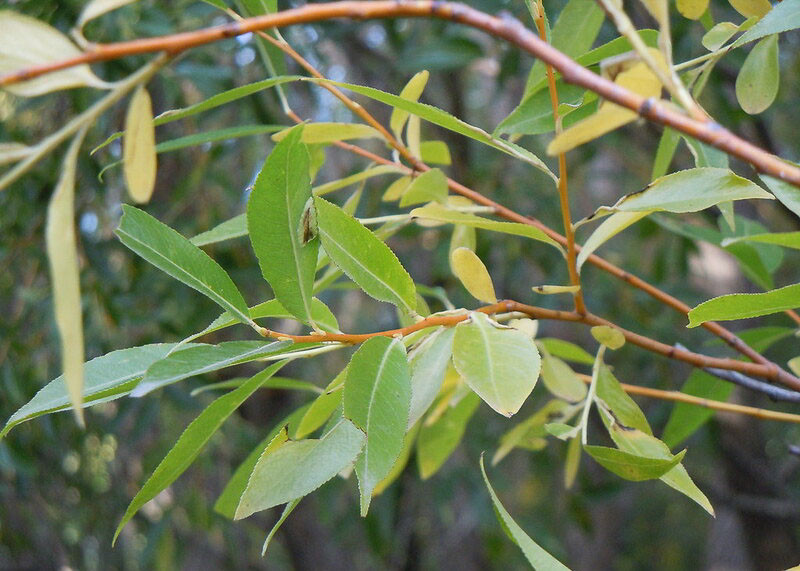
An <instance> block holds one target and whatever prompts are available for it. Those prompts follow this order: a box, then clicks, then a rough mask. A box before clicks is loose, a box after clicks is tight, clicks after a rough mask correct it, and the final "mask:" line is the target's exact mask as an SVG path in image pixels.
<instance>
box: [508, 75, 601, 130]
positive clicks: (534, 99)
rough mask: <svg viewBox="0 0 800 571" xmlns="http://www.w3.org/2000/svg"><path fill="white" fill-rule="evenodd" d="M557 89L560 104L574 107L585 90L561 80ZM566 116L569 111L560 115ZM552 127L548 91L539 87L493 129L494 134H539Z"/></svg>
mask: <svg viewBox="0 0 800 571" xmlns="http://www.w3.org/2000/svg"><path fill="white" fill-rule="evenodd" d="M536 65H539V62H538V61H537V62H536V64H534V66H536ZM542 67H544V66H542ZM557 89H558V100H559V103H560V104H561V105H565V104H566V105H569V106H570V107H572V108H575V107H578V106H579V105H581V103H583V102H584V94H585V92H586V90H585V89H584V88H582V87H579V86H576V85H570V84H569V83H566V82H563V81H561V82H558V84H557ZM568 116H569V113H567V114H565V115H564V116H562V119H564V118H565V117H568ZM554 129H555V120H554V119H553V104H552V101H551V100H550V92H549V90H546V89H540V90H538V91H537V92H535V93H532V94H531V95H530V96H527V97H525V98H523V100H522V102H521V103H520V104H519V105H518V106H517V108H516V109H514V111H512V112H511V113H510V114H509V115H508V117H506V118H505V119H503V120H502V121H501V122H500V124H499V125H498V126H497V128H496V129H495V131H494V135H495V136H498V135H504V134H520V135H540V134H542V133H549V132H551V131H553V130H554Z"/></svg>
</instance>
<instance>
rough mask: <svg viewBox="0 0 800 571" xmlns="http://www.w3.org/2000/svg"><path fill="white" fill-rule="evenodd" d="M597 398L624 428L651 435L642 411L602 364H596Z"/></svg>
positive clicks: (609, 370) (651, 432)
mask: <svg viewBox="0 0 800 571" xmlns="http://www.w3.org/2000/svg"><path fill="white" fill-rule="evenodd" d="M597 397H598V398H599V399H601V400H602V401H603V403H604V404H605V405H606V406H608V408H609V409H610V410H611V412H613V413H614V417H615V418H616V419H617V420H618V421H619V422H620V423H621V424H622V425H623V426H625V427H628V428H636V429H637V430H641V431H642V432H644V433H645V434H648V435H650V436H652V435H653V431H652V430H651V429H650V423H648V422H647V417H645V415H644V413H643V412H642V409H640V408H639V405H637V404H636V402H635V401H634V400H633V399H632V398H631V397H630V396H629V395H628V393H626V392H625V391H624V390H623V388H622V385H620V383H619V381H618V380H617V378H616V377H615V376H614V374H613V373H612V372H611V369H609V368H608V365H606V364H605V363H603V362H600V363H599V364H598V372H597Z"/></svg>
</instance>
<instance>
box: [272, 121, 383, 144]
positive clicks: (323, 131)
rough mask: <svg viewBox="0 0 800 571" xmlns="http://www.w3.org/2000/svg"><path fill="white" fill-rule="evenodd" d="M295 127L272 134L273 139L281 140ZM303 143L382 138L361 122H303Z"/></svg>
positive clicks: (374, 130)
mask: <svg viewBox="0 0 800 571" xmlns="http://www.w3.org/2000/svg"><path fill="white" fill-rule="evenodd" d="M293 129H296V127H290V128H288V129H285V130H283V131H281V132H279V133H275V134H274V135H272V140H273V141H283V140H284V139H285V138H286V137H287V135H288V134H289V133H290V132H291V131H292V130H293ZM302 131H303V136H302V138H301V139H300V141H302V142H303V143H306V144H312V143H335V142H337V141H349V140H351V139H382V138H383V135H381V134H380V133H379V132H378V131H377V129H375V128H374V127H370V126H369V125H363V124H361V123H305V124H304V125H303V127H302Z"/></svg>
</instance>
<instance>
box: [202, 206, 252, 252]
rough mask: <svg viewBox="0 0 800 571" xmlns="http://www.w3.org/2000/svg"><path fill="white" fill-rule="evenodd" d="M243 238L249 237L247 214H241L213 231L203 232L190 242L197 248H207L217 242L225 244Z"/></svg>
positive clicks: (220, 224)
mask: <svg viewBox="0 0 800 571" xmlns="http://www.w3.org/2000/svg"><path fill="white" fill-rule="evenodd" d="M242 236H247V215H246V214H239V215H238V216H234V217H233V218H231V219H229V220H226V221H225V222H221V223H219V224H217V225H216V226H214V227H213V228H212V229H211V230H206V231H205V232H201V233H200V234H198V235H197V236H195V237H194V238H192V239H191V240H189V241H190V242H191V243H192V244H194V245H195V246H207V245H209V244H216V243H217V242H224V241H225V240H232V239H233V238H240V237H242Z"/></svg>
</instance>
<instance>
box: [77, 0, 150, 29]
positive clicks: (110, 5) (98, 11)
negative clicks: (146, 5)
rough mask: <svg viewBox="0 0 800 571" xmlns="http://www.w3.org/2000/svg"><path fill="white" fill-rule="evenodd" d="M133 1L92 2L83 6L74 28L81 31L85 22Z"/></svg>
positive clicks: (108, 0)
mask: <svg viewBox="0 0 800 571" xmlns="http://www.w3.org/2000/svg"><path fill="white" fill-rule="evenodd" d="M135 1H136V0H92V1H91V2H89V3H88V4H86V6H84V8H83V12H81V15H80V17H79V18H78V22H77V24H76V25H75V27H76V28H78V29H79V30H81V29H83V26H84V25H86V22H89V21H90V20H94V19H95V18H99V17H100V16H102V15H103V14H105V13H107V12H111V11H112V10H116V9H117V8H121V7H122V6H125V5H126V4H130V3H131V2H135Z"/></svg>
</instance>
